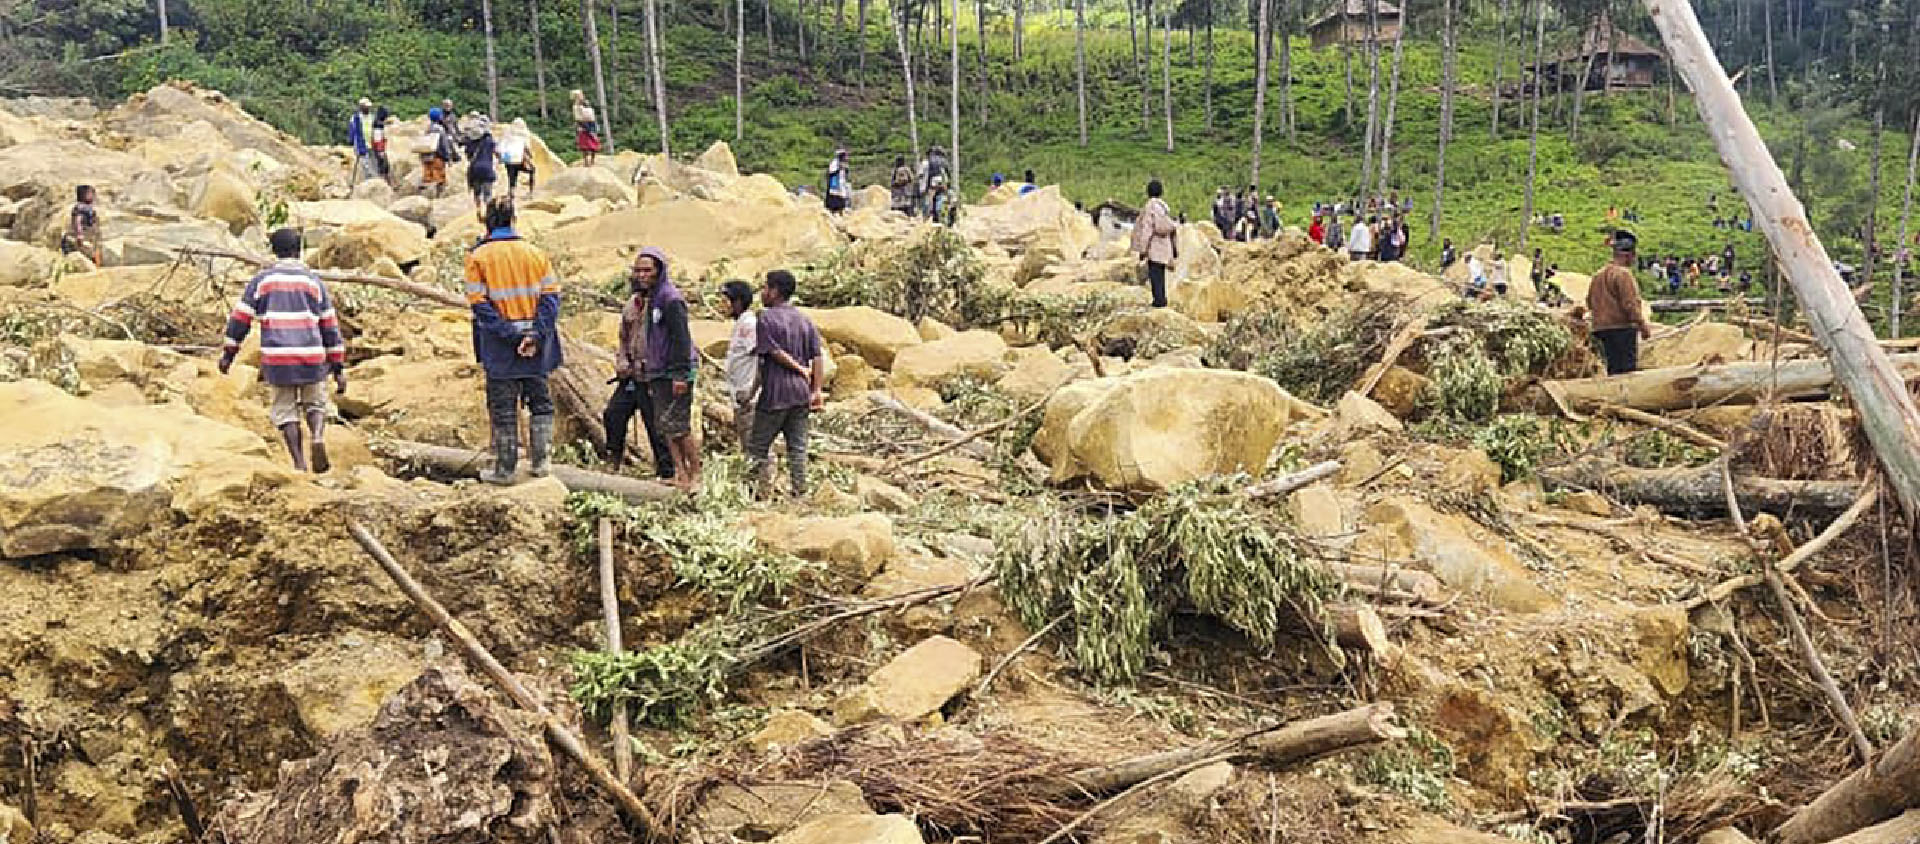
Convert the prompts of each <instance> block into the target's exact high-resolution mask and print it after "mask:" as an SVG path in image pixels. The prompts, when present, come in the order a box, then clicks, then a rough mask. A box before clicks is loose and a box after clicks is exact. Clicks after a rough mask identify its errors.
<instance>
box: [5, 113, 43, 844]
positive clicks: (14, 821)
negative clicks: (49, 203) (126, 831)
mask: <svg viewBox="0 0 1920 844" xmlns="http://www.w3.org/2000/svg"><path fill="white" fill-rule="evenodd" d="M0 114H4V112H0ZM35 840H37V839H35V838H34V831H33V824H30V823H27V815H26V813H25V812H22V811H20V810H19V809H15V808H13V807H12V806H8V805H6V804H4V803H0V844H32V842H34V841H35Z"/></svg>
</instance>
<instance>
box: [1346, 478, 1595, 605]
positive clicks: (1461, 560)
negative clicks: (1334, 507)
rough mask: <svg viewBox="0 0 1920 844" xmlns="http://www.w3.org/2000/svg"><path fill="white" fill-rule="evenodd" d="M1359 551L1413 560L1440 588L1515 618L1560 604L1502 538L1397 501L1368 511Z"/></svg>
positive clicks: (1446, 515)
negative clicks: (1463, 594) (1474, 597)
mask: <svg viewBox="0 0 1920 844" xmlns="http://www.w3.org/2000/svg"><path fill="white" fill-rule="evenodd" d="M1365 522H1366V524H1367V526H1368V527H1369V531H1368V533H1367V534H1366V535H1365V536H1363V537H1362V538H1361V546H1362V547H1365V548H1367V549H1368V550H1370V551H1372V552H1374V553H1378V554H1380V555H1381V556H1383V557H1385V558H1387V559H1389V560H1408V559H1411V560H1414V561H1416V562H1418V563H1419V564H1420V567H1422V568H1425V569H1427V570H1429V571H1431V572H1433V574H1434V576H1436V577H1438V578H1440V581H1441V582H1442V583H1445V584H1446V585H1448V586H1450V587H1452V588H1454V589H1458V590H1460V591H1462V592H1466V593H1469V594H1473V595H1478V596H1481V597H1484V598H1486V599H1487V600H1488V601H1490V602H1492V603H1493V604H1494V605H1495V606H1497V607H1499V608H1501V609H1503V610H1508V611H1512V612H1541V611H1544V610H1548V609H1552V608H1553V607H1554V606H1556V605H1557V604H1558V603H1559V602H1558V601H1556V600H1555V599H1554V598H1553V596H1552V595H1550V594H1548V593H1547V592H1546V591H1545V590H1543V589H1541V588H1540V587H1539V586H1538V585H1536V584H1535V583H1534V582H1533V577H1532V575H1531V574H1530V573H1528V571H1527V568H1526V566H1525V565H1524V564H1522V563H1521V562H1520V560H1519V558H1517V557H1515V556H1514V555H1513V552H1512V551H1509V550H1508V549H1507V547H1506V543H1505V542H1502V541H1501V540H1500V539H1499V537H1497V536H1493V535H1491V534H1489V533H1488V532H1487V531H1486V530H1485V529H1484V528H1481V527H1479V526H1478V525H1475V524H1472V523H1471V522H1469V521H1467V520H1466V519H1464V518H1462V517H1460V516H1456V515H1452V514H1449V513H1441V512H1438V511H1436V510H1434V509H1433V508H1431V507H1428V506H1427V505H1425V504H1422V503H1420V502H1418V501H1414V500H1412V499H1409V498H1405V497H1400V496H1395V497H1391V498H1388V499H1386V500H1383V501H1381V502H1379V503H1378V504H1375V505H1374V506H1373V507H1372V508H1370V509H1368V510H1367V514H1366V519H1365Z"/></svg>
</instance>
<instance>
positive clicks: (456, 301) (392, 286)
mask: <svg viewBox="0 0 1920 844" xmlns="http://www.w3.org/2000/svg"><path fill="white" fill-rule="evenodd" d="M174 251H175V252H178V253H180V254H181V255H185V256H187V257H194V256H199V257H203V258H230V259H232V260H235V261H239V262H241V263H243V264H249V265H252V266H254V267H270V266H272V265H273V260H272V259H269V258H264V257H261V256H259V255H254V254H251V253H247V252H239V251H234V250H230V249H214V248H210V247H205V246H182V247H179V248H177V249H175V250H174ZM313 274H314V275H317V276H319V277H320V280H321V281H325V282H329V283H338V284H364V285H367V286H368V287H380V288H384V289H387V290H392V291H394V292H396V293H405V294H407V295H409V296H415V297H418V298H421V299H426V300H427V301H430V302H433V303H435V304H439V305H445V306H447V307H449V308H462V309H464V308H466V307H467V300H466V297H464V296H461V295H460V294H458V293H455V292H453V291H451V290H442V289H440V288H438V287H429V286H427V285H424V284H415V283H414V282H411V281H407V280H405V279H398V278H388V277H386V276H383V275H373V274H372V273H356V272H348V271H345V270H314V271H313Z"/></svg>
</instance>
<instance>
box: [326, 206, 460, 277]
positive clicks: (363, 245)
mask: <svg viewBox="0 0 1920 844" xmlns="http://www.w3.org/2000/svg"><path fill="white" fill-rule="evenodd" d="M432 249H433V244H432V243H430V242H429V241H428V240H427V231H426V229H424V228H422V227H421V226H420V225H419V224H418V223H409V222H407V221H406V220H402V219H400V218H399V217H394V218H393V219H391V220H367V221H361V222H353V223H348V224H347V225H345V226H342V227H341V228H340V229H339V230H338V231H335V232H334V233H332V234H330V235H327V236H326V237H325V238H324V239H323V240H321V242H320V249H319V250H318V251H317V252H315V253H314V255H313V258H312V264H313V266H314V267H315V268H318V269H342V270H357V269H368V268H371V267H372V266H373V265H374V264H375V263H376V262H378V261H379V260H381V259H383V258H384V259H386V260H388V261H391V262H393V264H394V265H395V267H394V268H395V269H399V265H402V264H411V263H415V262H417V261H420V260H422V259H424V258H426V257H427V253H428V252H431V251H432Z"/></svg>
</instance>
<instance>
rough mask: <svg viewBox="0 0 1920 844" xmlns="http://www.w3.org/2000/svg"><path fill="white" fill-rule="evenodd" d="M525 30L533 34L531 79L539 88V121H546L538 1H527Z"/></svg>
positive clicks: (545, 58) (544, 77) (545, 66)
mask: <svg viewBox="0 0 1920 844" xmlns="http://www.w3.org/2000/svg"><path fill="white" fill-rule="evenodd" d="M527 29H529V30H532V32H533V78H534V81H535V83H536V84H538V85H539V86H540V119H541V120H546V119H547V116H548V115H547V56H546V53H545V52H543V51H542V50H541V49H540V0H527Z"/></svg>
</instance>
